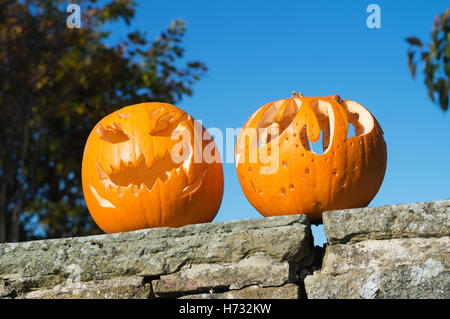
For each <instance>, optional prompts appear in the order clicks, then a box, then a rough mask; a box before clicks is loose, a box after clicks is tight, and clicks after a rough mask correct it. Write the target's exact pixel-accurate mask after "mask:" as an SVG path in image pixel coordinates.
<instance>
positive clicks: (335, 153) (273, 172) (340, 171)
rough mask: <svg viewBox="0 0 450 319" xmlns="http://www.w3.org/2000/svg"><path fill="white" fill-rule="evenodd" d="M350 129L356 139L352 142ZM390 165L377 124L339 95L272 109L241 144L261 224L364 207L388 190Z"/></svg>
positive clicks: (241, 162) (242, 167)
mask: <svg viewBox="0 0 450 319" xmlns="http://www.w3.org/2000/svg"><path fill="white" fill-rule="evenodd" d="M349 123H350V124H352V125H353V126H354V128H355V136H351V137H348V136H347V134H348V130H349ZM269 128H273V129H276V130H273V131H275V134H271V133H270V130H269ZM321 132H322V136H323V139H322V146H323V150H324V152H323V153H322V154H316V153H314V152H313V151H312V150H311V147H310V141H311V142H313V143H315V142H317V141H318V140H319V139H320V135H321ZM255 154H256V155H255ZM263 154H265V156H262V155H263ZM274 154H277V156H274ZM267 158H269V159H271V161H272V162H270V161H268V160H267ZM386 160H387V151H386V144H385V141H384V139H383V131H382V129H381V127H380V125H379V124H378V122H377V121H376V119H375V118H374V117H373V115H372V114H371V113H370V112H369V111H368V110H367V109H365V108H364V107H363V106H361V105H360V104H358V103H356V102H354V101H350V100H341V98H340V97H339V96H338V95H334V96H328V97H304V96H303V95H302V94H298V93H295V92H294V94H293V96H292V97H291V98H289V99H282V100H278V101H275V102H270V103H268V104H266V105H264V106H262V107H261V108H259V109H258V110H257V111H256V112H255V113H254V114H253V115H252V116H251V117H250V119H249V120H248V121H247V122H246V123H245V125H244V127H243V128H242V130H241V132H240V134H239V135H238V139H237V144H236V169H237V173H238V177H239V181H240V184H241V186H242V189H243V191H244V193H245V196H246V197H247V199H248V200H249V201H250V203H251V204H252V205H253V206H254V207H255V208H256V209H257V210H258V211H259V212H260V213H261V214H262V215H263V216H276V215H289V214H300V213H301V214H306V215H307V216H308V218H309V219H310V220H311V221H314V222H320V221H321V218H322V212H323V211H326V210H333V209H344V208H354V207H363V206H367V205H368V204H369V203H370V201H371V200H372V199H373V197H374V196H375V195H376V193H377V192H378V190H379V188H380V186H381V183H382V182H383V178H384V174H385V170H386ZM273 161H276V163H275V164H276V165H273V164H274V163H273ZM269 162H270V163H269Z"/></svg>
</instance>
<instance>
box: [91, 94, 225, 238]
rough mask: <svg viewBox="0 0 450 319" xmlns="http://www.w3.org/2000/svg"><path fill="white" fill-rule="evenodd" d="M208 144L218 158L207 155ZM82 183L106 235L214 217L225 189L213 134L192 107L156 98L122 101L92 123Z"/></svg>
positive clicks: (176, 224) (197, 221) (208, 220)
mask: <svg viewBox="0 0 450 319" xmlns="http://www.w3.org/2000/svg"><path fill="white" fill-rule="evenodd" d="M197 123H198V122H197ZM198 127H200V130H199V131H200V132H197V134H195V132H194V130H195V129H197V130H198ZM205 149H209V150H210V152H211V153H213V155H214V156H215V158H216V159H217V157H218V158H219V159H218V160H216V161H212V160H209V161H205V159H204V157H203V152H204V150H205ZM82 183H83V192H84V198H85V200H86V204H87V206H88V209H89V212H90V213H91V215H92V217H93V219H94V221H95V222H96V223H97V225H98V226H99V227H100V228H101V229H102V230H103V231H105V232H106V233H113V232H121V231H130V230H136V229H143V228H149V227H179V226H183V225H187V224H194V223H202V222H210V221H212V220H213V219H214V217H215V216H216V214H217V212H218V210H219V207H220V204H221V201H222V195H223V171H222V164H221V161H220V155H219V152H218V150H217V149H216V144H215V142H214V140H213V139H212V137H211V136H210V135H209V134H208V132H207V131H206V130H205V129H204V127H203V126H201V125H198V124H195V123H194V120H193V118H192V117H191V116H190V115H189V114H187V113H186V112H184V111H182V110H180V109H179V108H177V107H175V106H173V105H170V104H167V103H156V102H153V103H142V104H137V105H131V106H127V107H124V108H122V109H120V110H118V111H116V112H114V113H111V114H109V115H107V116H106V117H104V118H103V119H102V120H101V121H100V122H99V123H98V124H97V125H96V126H95V127H94V129H93V130H92V132H91V134H90V135H89V137H88V140H87V142H86V146H85V149H84V154H83V163H82Z"/></svg>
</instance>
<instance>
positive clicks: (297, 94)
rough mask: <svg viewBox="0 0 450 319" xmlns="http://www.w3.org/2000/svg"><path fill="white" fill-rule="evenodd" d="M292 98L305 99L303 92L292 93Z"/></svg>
mask: <svg viewBox="0 0 450 319" xmlns="http://www.w3.org/2000/svg"><path fill="white" fill-rule="evenodd" d="M292 97H303V94H302V93H301V92H298V93H297V92H295V91H293V92H292Z"/></svg>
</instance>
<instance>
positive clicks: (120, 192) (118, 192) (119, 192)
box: [117, 186, 127, 197]
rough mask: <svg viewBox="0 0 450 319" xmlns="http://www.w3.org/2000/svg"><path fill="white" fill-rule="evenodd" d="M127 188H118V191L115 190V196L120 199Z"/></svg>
mask: <svg viewBox="0 0 450 319" xmlns="http://www.w3.org/2000/svg"><path fill="white" fill-rule="evenodd" d="M126 189H127V187H126V186H119V188H118V190H117V194H118V195H119V196H120V197H122V196H123V194H124V193H125V191H126Z"/></svg>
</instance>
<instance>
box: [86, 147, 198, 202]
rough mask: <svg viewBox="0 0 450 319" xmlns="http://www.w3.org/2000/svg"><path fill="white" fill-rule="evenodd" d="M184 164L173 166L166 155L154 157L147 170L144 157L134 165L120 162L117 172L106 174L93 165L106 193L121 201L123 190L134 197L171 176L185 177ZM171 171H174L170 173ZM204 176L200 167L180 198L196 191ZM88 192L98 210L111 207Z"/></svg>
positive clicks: (97, 195) (185, 166)
mask: <svg viewBox="0 0 450 319" xmlns="http://www.w3.org/2000/svg"><path fill="white" fill-rule="evenodd" d="M186 162H190V161H189V160H188V161H186ZM186 162H184V163H180V164H177V163H174V162H173V161H172V159H171V158H170V154H168V153H166V154H165V156H163V157H156V158H155V160H154V161H153V163H152V164H151V165H150V167H147V165H146V161H145V157H144V155H141V156H140V157H139V159H138V160H137V161H136V163H124V162H123V161H121V162H120V167H119V168H118V169H114V168H112V167H111V173H109V174H108V173H107V172H105V170H104V169H103V168H102V167H101V165H100V163H98V162H97V172H98V175H99V178H100V181H101V183H102V185H103V187H104V189H105V190H106V191H110V192H116V193H117V194H118V195H119V196H120V197H122V196H123V194H124V193H125V191H126V190H127V189H131V192H132V193H133V194H134V195H135V196H136V197H137V196H138V195H139V193H140V192H149V193H150V192H152V191H153V188H154V186H155V184H156V183H157V181H158V180H159V181H160V182H162V183H165V182H167V180H168V179H169V178H170V176H171V174H173V173H175V174H177V175H180V174H185V176H188V165H186ZM174 169H175V171H173V170H174ZM205 173H206V168H205V167H203V169H202V171H201V172H200V173H199V174H198V176H197V177H196V179H195V180H194V181H193V183H191V184H189V185H188V186H186V187H185V188H184V189H183V190H182V192H181V195H180V198H184V197H186V196H189V195H191V194H193V193H194V192H195V191H197V190H198V189H199V188H200V186H201V185H202V182H203V178H204V176H205ZM91 190H92V192H93V194H94V195H95V197H96V198H97V200H98V202H99V203H100V205H101V206H103V207H112V208H114V207H115V206H114V205H113V204H112V203H111V202H109V201H108V200H106V199H105V198H102V197H101V196H100V195H99V194H98V192H97V191H96V190H95V189H94V188H93V187H92V186H91Z"/></svg>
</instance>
